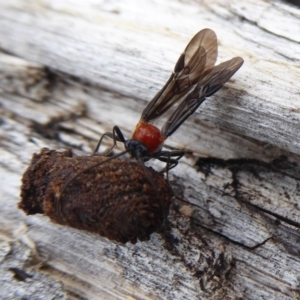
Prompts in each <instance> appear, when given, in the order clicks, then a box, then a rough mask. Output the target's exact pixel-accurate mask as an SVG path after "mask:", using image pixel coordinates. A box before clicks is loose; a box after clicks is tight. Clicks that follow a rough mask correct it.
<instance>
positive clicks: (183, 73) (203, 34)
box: [141, 29, 218, 123]
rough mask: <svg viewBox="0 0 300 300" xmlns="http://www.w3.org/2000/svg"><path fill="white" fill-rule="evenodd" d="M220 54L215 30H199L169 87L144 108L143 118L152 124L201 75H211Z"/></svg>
mask: <svg viewBox="0 0 300 300" xmlns="http://www.w3.org/2000/svg"><path fill="white" fill-rule="evenodd" d="M217 56H218V44H217V36H216V34H215V33H214V31H212V30H211V29H203V30H201V31H199V32H198V33H197V34H196V35H195V36H194V37H193V38H192V40H191V41H190V42H189V44H188V45H187V47H186V49H185V50H184V52H183V53H182V54H181V56H180V57H179V59H178V61H177V63H176V65H175V68H174V72H173V73H172V75H171V76H170V78H169V80H168V81H167V83H166V84H165V86H164V87H163V88H162V89H161V90H160V91H159V92H158V93H157V94H156V96H155V97H154V98H153V99H152V100H151V101H150V102H149V103H148V105H147V106H146V107H145V109H144V110H143V113H142V116H141V120H142V121H144V122H146V123H148V122H150V121H152V120H154V119H156V118H158V117H159V116H161V115H162V114H163V113H165V112H166V111H167V110H168V109H169V108H170V107H171V106H173V105H174V104H175V103H176V102H177V101H179V100H180V99H182V97H184V96H185V94H187V93H188V92H189V91H190V89H192V87H193V85H194V84H196V83H197V82H199V78H200V77H202V76H206V75H207V74H209V73H210V72H211V70H212V68H213V67H214V64H215V62H216V59H217Z"/></svg>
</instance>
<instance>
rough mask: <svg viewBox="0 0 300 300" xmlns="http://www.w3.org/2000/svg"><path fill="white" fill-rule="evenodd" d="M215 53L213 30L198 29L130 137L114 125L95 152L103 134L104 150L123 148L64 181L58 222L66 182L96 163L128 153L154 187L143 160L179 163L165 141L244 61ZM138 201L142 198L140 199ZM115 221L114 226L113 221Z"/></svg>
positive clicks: (168, 164) (168, 166)
mask: <svg viewBox="0 0 300 300" xmlns="http://www.w3.org/2000/svg"><path fill="white" fill-rule="evenodd" d="M217 55H218V43H217V37H216V34H215V33H214V32H213V31H212V30H211V29H203V30H201V31H199V32H198V33H197V34H196V35H195V36H194V37H193V38H192V40H191V41H190V42H189V44H188V45H187V47H186V48H185V50H184V52H183V53H182V54H181V56H180V57H179V59H178V61H177V63H176V65H175V68H174V72H173V73H172V74H171V76H170V78H169V80H168V81H167V82H166V84H165V85H164V87H163V88H162V89H161V90H160V91H159V92H158V93H157V94H156V96H155V97H154V98H153V99H152V100H151V101H150V102H149V103H148V105H147V106H146V107H145V109H144V111H143V112H142V116H141V119H140V121H139V122H138V124H137V125H136V128H135V131H134V132H133V135H132V138H131V139H125V138H124V135H123V133H122V131H121V130H120V128H119V127H118V126H114V127H113V130H112V132H106V133H104V134H103V135H102V137H101V138H100V140H99V142H98V144H97V147H96V149H95V151H94V153H96V152H98V150H99V148H100V145H101V143H102V141H103V138H104V137H106V136H107V137H109V138H111V139H112V140H113V145H112V147H111V148H110V149H109V150H108V151H106V152H105V153H106V154H108V153H110V152H111V151H112V150H113V148H114V147H115V146H116V144H117V142H121V143H123V144H124V146H125V150H124V151H123V152H121V153H119V154H118V155H115V156H113V157H110V158H107V159H105V160H103V159H101V160H100V161H99V162H97V163H95V164H93V165H90V166H88V167H87V168H85V169H83V170H82V171H80V172H78V173H77V174H76V175H75V176H73V177H71V178H70V179H69V180H68V181H67V182H66V183H65V185H64V187H63V188H62V190H61V192H60V193H59V196H58V199H57V201H56V211H57V213H58V216H59V221H60V223H62V224H65V222H64V220H63V214H62V211H61V206H62V204H61V202H62V195H63V194H64V192H65V191H66V188H67V187H68V186H69V184H70V183H71V182H72V181H74V179H75V178H77V177H78V176H80V175H81V174H83V173H85V172H87V171H88V170H90V169H91V168H95V167H98V166H100V165H102V164H104V163H107V162H109V161H111V160H112V159H114V158H116V157H119V156H121V155H123V154H125V153H129V154H130V155H131V156H132V157H133V158H135V159H136V160H137V161H138V162H139V163H140V164H141V165H142V166H143V168H144V170H145V173H147V174H148V175H147V176H148V181H149V182H150V183H151V185H152V187H154V189H155V182H154V180H153V179H152V178H151V176H150V174H149V173H148V171H147V169H146V167H145V166H144V162H145V161H147V160H149V159H152V158H154V159H158V160H160V161H162V162H165V163H166V166H165V168H164V169H163V171H166V172H167V174H168V171H169V170H170V169H172V168H174V167H175V166H176V165H177V164H178V161H179V159H180V158H181V157H182V156H183V155H184V152H183V151H181V150H174V151H166V150H163V149H162V146H163V143H164V141H165V140H166V139H167V138H168V137H169V136H170V135H172V134H173V133H174V132H175V131H176V130H177V128H178V127H179V126H180V125H181V124H182V123H183V122H184V121H185V120H186V119H187V118H188V117H189V116H190V115H191V114H193V113H194V112H195V111H196V109H197V108H198V107H199V106H200V104H201V103H202V102H203V101H204V100H205V99H206V97H209V96H211V95H213V94H214V93H216V92H217V91H218V90H219V89H220V88H221V87H222V86H223V85H224V84H225V83H226V82H227V81H228V80H229V79H230V78H231V76H232V75H233V74H234V73H235V72H236V71H237V70H238V69H239V68H240V67H241V66H242V64H243V59H242V58H241V57H234V58H232V59H230V60H228V61H226V62H223V63H221V64H219V65H217V66H215V62H216V60H217ZM175 105H177V106H176V107H175V108H174V110H173V112H172V113H171V114H170V117H169V118H168V120H167V122H166V123H165V125H164V126H163V127H162V129H161V130H159V129H158V128H157V127H156V126H154V125H153V124H152V123H153V121H155V120H156V119H157V118H159V117H161V116H162V115H163V114H164V113H165V112H167V111H168V110H170V109H171V108H173V107H174V106H175ZM155 190H156V195H157V198H158V199H160V203H161V205H160V206H161V208H162V214H163V220H164V221H165V220H166V211H165V209H164V203H163V201H162V198H161V197H160V195H159V194H158V190H157V189H155ZM101 192H102V191H101ZM139 201H142V199H141V200H139ZM116 205H117V204H116ZM118 218H119V219H120V218H121V219H124V220H125V219H126V218H127V216H125V215H124V216H122V217H118ZM114 225H115V226H116V227H117V225H116V224H114ZM99 226H105V225H99ZM136 237H138V235H136Z"/></svg>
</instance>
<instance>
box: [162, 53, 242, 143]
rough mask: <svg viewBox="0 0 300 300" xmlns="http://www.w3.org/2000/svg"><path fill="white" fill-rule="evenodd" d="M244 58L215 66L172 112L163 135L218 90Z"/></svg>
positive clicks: (169, 131)
mask: <svg viewBox="0 0 300 300" xmlns="http://www.w3.org/2000/svg"><path fill="white" fill-rule="evenodd" d="M243 62H244V60H243V59H242V58H241V57H234V58H232V59H231V60H228V61H225V62H223V63H221V64H219V65H217V66H215V67H214V68H213V70H212V71H211V72H210V73H208V74H207V75H206V76H204V77H202V78H201V79H200V80H199V82H198V83H197V84H196V85H195V86H194V87H193V88H192V89H191V91H190V92H189V93H187V94H186V95H185V96H184V98H183V99H182V102H181V104H180V105H179V106H178V107H177V108H176V109H175V111H174V112H173V113H172V114H171V116H170V118H169V119H168V121H167V122H166V124H165V125H164V126H163V128H162V130H161V135H162V137H164V138H167V137H168V136H170V135H171V134H172V133H173V132H174V131H175V130H176V129H177V128H178V127H179V126H180V125H181V124H182V123H183V122H184V121H185V120H186V119H187V118H188V117H189V116H190V115H192V114H193V113H194V112H195V110H196V109H197V108H198V107H199V106H200V104H201V103H202V102H203V101H204V100H205V98H206V97H209V96H211V95H213V94H214V93H215V92H217V91H218V90H219V89H220V88H221V87H222V86H223V85H224V84H225V83H226V82H227V81H228V80H229V79H230V78H231V77H232V76H233V74H234V73H235V72H236V71H237V70H238V69H239V68H240V67H241V66H242V64H243Z"/></svg>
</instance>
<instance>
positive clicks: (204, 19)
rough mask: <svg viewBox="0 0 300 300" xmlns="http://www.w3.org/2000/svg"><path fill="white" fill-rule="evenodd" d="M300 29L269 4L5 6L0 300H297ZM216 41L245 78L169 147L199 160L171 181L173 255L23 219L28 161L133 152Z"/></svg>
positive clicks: (155, 239) (286, 12) (0, 37)
mask: <svg viewBox="0 0 300 300" xmlns="http://www.w3.org/2000/svg"><path fill="white" fill-rule="evenodd" d="M299 15H300V10H298V9H297V8H295V7H291V6H287V5H286V4H282V3H280V2H276V3H274V2H266V1H220V0H219V1H202V2H201V4H200V3H194V2H192V3H180V2H174V1H173V2H171V1H170V2H169V1H166V2H163V3H156V2H154V1H141V2H139V3H138V4H136V3H135V4H134V3H131V2H130V1H115V2H114V1H110V2H107V1H103V2H99V1H91V0H90V1H85V2H83V3H77V1H76V2H73V1H63V2H61V1H44V2H36V1H26V3H25V2H23V1H18V0H16V1H1V3H0V48H1V49H2V50H3V51H5V52H6V54H1V56H0V89H1V90H0V91H1V93H0V101H1V107H0V110H1V126H0V135H1V148H0V151H1V164H0V167H1V179H2V184H1V189H0V203H1V204H0V205H1V209H0V213H1V225H2V226H1V228H2V229H1V239H2V240H3V242H2V243H1V253H2V254H1V259H0V270H1V277H0V278H1V279H0V280H1V286H2V288H1V294H0V296H1V297H2V298H7V297H11V298H17V297H20V298H21V296H23V297H25V296H26V297H28V298H30V299H37V298H38V296H41V294H39V293H43V299H48V298H49V299H52V298H53V297H54V298H55V299H59V297H61V298H63V297H65V298H67V299H78V298H84V299H127V298H128V299H129V298H141V299H153V298H154V299H157V298H164V299H198V298H203V299H205V298H206V299H212V298H213V299H227V298H228V299H234V298H236V297H241V298H243V299H244V298H248V299H260V298H263V297H265V298H268V299H295V298H299V297H300V295H299V288H298V286H299V279H298V273H299V269H300V266H299V259H298V257H299V252H300V244H299V219H300V211H299V200H298V199H299V186H300V167H299V165H300V156H299V155H300V150H299V149H300V147H299V141H300V130H299V129H300V125H299V121H300V114H299V111H300V110H299V108H300V104H299V100H298V98H299V85H297V83H298V82H299V72H298V63H297V60H299V56H300V46H299V44H298V42H299V41H300V36H299V35H300V33H299V32H300V30H299V29H300V21H299ZM205 27H209V28H212V29H214V30H215V31H216V33H217V35H218V38H219V41H220V46H219V56H220V61H224V60H226V59H229V58H231V57H233V56H242V57H243V58H244V59H245V65H244V66H243V67H242V69H241V70H240V71H239V72H238V73H237V74H236V75H235V76H234V78H233V79H232V80H231V81H230V82H229V83H227V84H226V86H225V87H224V88H223V90H221V91H219V92H218V93H217V95H216V96H214V97H211V98H210V99H208V100H207V101H206V102H205V103H204V104H203V105H202V107H201V108H200V109H199V112H198V113H196V114H195V116H194V117H191V118H189V119H188V121H187V122H186V123H185V124H184V125H183V126H182V127H181V128H180V129H179V130H178V132H176V134H174V136H173V137H172V138H170V140H168V141H167V143H166V146H167V147H178V148H184V149H186V150H187V151H190V154H188V155H187V156H186V157H185V158H183V159H182V160H181V163H180V164H179V166H178V167H176V169H174V170H173V171H171V174H170V175H171V183H172V185H173V187H174V191H175V193H176V195H177V198H176V199H175V200H174V206H173V209H172V211H171V215H170V221H171V223H172V235H174V237H176V238H177V242H176V243H175V244H174V249H173V252H170V251H169V250H167V249H166V248H165V247H164V240H163V239H162V238H161V236H160V235H158V234H153V235H152V237H151V239H150V241H147V242H140V243H137V244H136V245H131V244H126V245H119V244H116V243H113V242H111V241H108V240H106V239H104V238H101V237H99V236H97V235H93V234H90V233H87V232H83V231H77V230H75V229H72V228H69V227H64V226H59V225H55V224H53V223H51V222H50V221H49V220H48V219H47V218H46V217H44V216H38V215H35V216H29V217H27V216H25V215H24V214H23V213H22V212H21V211H19V210H18V209H17V203H18V201H19V197H18V195H19V188H20V178H21V176H22V174H23V172H24V170H25V169H26V167H27V166H28V163H29V161H30V159H31V155H32V153H33V152H36V153H37V152H39V151H40V148H41V147H44V146H47V147H48V148H53V149H57V150H59V149H64V148H66V147H72V148H73V149H75V151H76V150H77V153H78V154H79V153H80V154H82V152H85V153H86V154H87V155H88V154H90V153H91V151H92V150H93V149H94V147H95V144H96V141H97V139H98V138H99V136H100V135H101V133H103V132H105V131H108V130H111V128H112V126H113V125H114V124H117V125H119V126H120V127H121V128H122V130H124V133H125V135H126V136H127V137H129V136H130V133H131V131H132V130H133V129H134V124H136V123H137V121H138V119H139V115H140V113H141V111H142V109H143V107H144V106H145V101H144V100H145V99H147V100H149V99H151V97H152V96H153V95H154V94H155V93H156V91H157V90H158V89H159V88H160V87H161V86H162V85H163V83H164V82H165V80H166V79H167V77H168V74H169V73H170V71H171V70H172V68H173V64H174V63H175V61H176V59H177V57H178V56H179V54H180V53H181V51H182V50H183V49H184V47H185V45H186V43H187V42H188V41H189V39H190V38H191V37H192V35H193V34H194V33H195V32H197V31H198V30H200V29H202V28H205ZM7 53H10V54H11V55H8V54H7ZM12 54H14V55H17V56H19V57H21V58H23V59H25V60H23V59H19V58H16V57H15V56H13V55H12ZM30 61H31V62H30ZM70 76H76V78H74V77H70ZM82 81H84V82H85V83H82ZM109 142H110V141H107V142H106V144H105V145H109ZM280 155H285V156H286V157H284V156H280ZM151 165H156V166H157V163H155V162H151ZM11 253H12V254H11ZM32 258H34V260H33V261H32ZM35 261H45V262H44V267H43V268H39V266H36V267H34V265H35V264H36V262H35ZM9 268H14V269H10V270H9ZM17 269H18V270H21V271H22V270H24V271H25V272H26V273H25V274H23V273H22V272H21V271H18V270H17ZM19 273H20V274H19ZM18 274H19V277H20V276H21V278H23V279H24V280H22V279H21V280H17V279H16V278H18ZM22 274H23V277H22ZM26 274H27V275H28V277H27V275H26ZM30 276H32V277H30ZM62 283H63V284H62ZM37 295H38V296H37Z"/></svg>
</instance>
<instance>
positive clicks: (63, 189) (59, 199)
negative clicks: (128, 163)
mask: <svg viewBox="0 0 300 300" xmlns="http://www.w3.org/2000/svg"><path fill="white" fill-rule="evenodd" d="M128 152H129V151H128V150H125V151H123V152H121V153H119V154H116V155H114V156H112V157H109V158H108V159H106V160H104V161H101V162H98V163H96V164H94V165H92V166H89V167H87V168H86V169H84V170H82V171H80V172H79V173H77V174H76V175H74V176H73V177H72V178H70V179H69V180H68V181H67V182H66V184H65V185H64V187H63V188H62V190H61V193H60V195H59V196H58V198H57V200H56V205H55V206H56V211H57V212H58V218H59V221H60V222H61V224H65V222H64V219H63V214H62V211H61V199H62V195H63V193H64V192H65V190H66V189H67V187H68V186H69V185H70V183H71V182H72V181H73V180H74V179H76V178H77V177H79V176H80V175H82V174H83V173H85V172H87V171H89V170H91V169H93V168H96V167H99V166H101V165H103V164H105V163H107V162H109V161H111V160H113V159H115V158H118V157H120V156H122V155H124V154H126V153H128Z"/></svg>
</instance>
